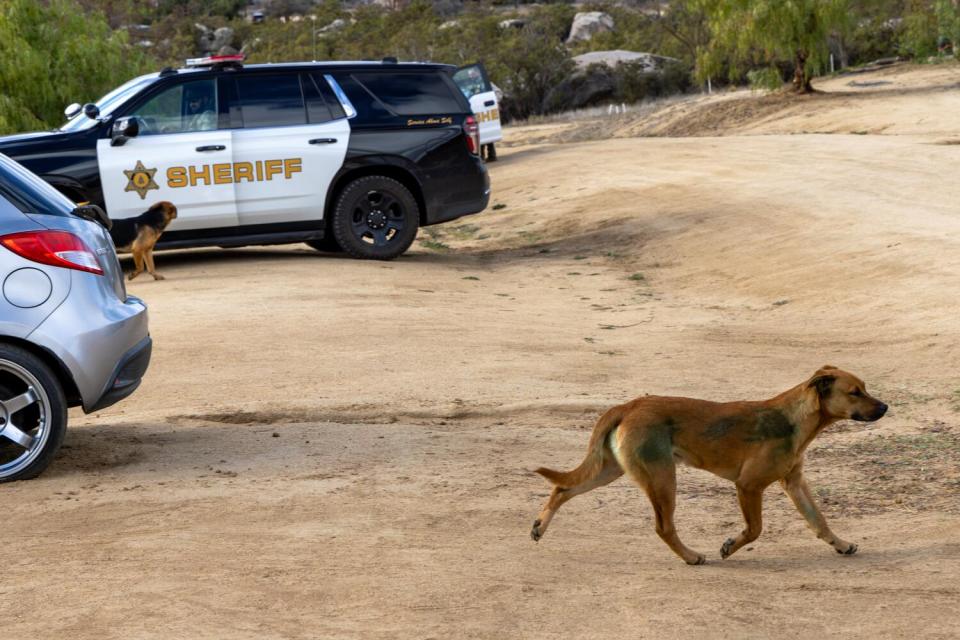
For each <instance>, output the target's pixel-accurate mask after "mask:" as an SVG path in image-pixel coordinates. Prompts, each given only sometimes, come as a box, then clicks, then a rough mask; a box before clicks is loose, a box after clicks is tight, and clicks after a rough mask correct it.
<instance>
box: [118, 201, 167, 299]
mask: <svg viewBox="0 0 960 640" xmlns="http://www.w3.org/2000/svg"><path fill="white" fill-rule="evenodd" d="M176 217H177V208H176V207H175V206H174V205H173V203H171V202H167V201H166V200H162V201H160V202H158V203H156V204H155V205H153V206H152V207H150V208H149V209H147V210H146V211H144V212H143V213H141V214H140V215H139V216H137V217H135V218H123V219H120V220H113V226H112V227H111V228H110V237H112V238H113V244H114V245H116V247H117V251H126V252H129V253H132V254H133V265H134V269H133V273H131V274H130V279H131V280H133V279H134V278H136V277H137V276H138V275H140V274H141V273H143V267H144V264H146V267H147V271H149V272H150V275H152V276H153V279H154V280H163V276H162V275H160V274H159V273H157V270H156V269H155V268H154V266H153V247H154V246H155V245H156V244H157V240H159V239H160V236H161V235H162V234H163V231H164V229H166V228H167V225H169V224H170V222H171V221H172V220H173V219H174V218H176Z"/></svg>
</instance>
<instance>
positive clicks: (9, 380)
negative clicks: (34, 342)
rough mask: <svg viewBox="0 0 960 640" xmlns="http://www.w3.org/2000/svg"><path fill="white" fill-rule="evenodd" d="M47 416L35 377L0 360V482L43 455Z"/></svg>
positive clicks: (47, 433)
mask: <svg viewBox="0 0 960 640" xmlns="http://www.w3.org/2000/svg"><path fill="white" fill-rule="evenodd" d="M51 416H52V411H51V408H50V398H49V397H48V396H47V393H46V391H45V390H44V388H43V385H41V384H40V381H39V380H37V378H36V376H34V375H33V374H32V373H30V372H29V371H27V370H26V369H24V368H23V367H21V366H20V365H19V364H17V363H15V362H10V361H9V360H0V479H3V478H7V477H10V476H13V475H16V474H18V473H20V472H21V471H23V470H24V469H26V468H27V467H28V466H30V464H31V463H33V462H34V460H36V458H37V457H38V456H39V455H40V454H41V453H42V452H43V450H44V447H45V446H46V444H47V441H48V440H49V439H50V434H51V432H52V430H53V425H52V424H51Z"/></svg>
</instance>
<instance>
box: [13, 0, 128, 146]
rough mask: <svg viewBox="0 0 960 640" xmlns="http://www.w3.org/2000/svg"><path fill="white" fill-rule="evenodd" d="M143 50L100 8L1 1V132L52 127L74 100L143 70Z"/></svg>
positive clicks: (64, 0)
mask: <svg viewBox="0 0 960 640" xmlns="http://www.w3.org/2000/svg"><path fill="white" fill-rule="evenodd" d="M143 67H144V62H143V57H142V55H141V54H140V53H139V52H137V51H136V50H134V49H133V48H132V47H130V46H129V45H128V44H127V39H126V33H125V32H119V31H118V32H114V31H111V30H110V27H109V26H108V25H107V21H106V19H105V18H104V17H103V15H102V14H100V13H91V14H85V13H83V12H78V11H77V10H76V6H75V5H74V3H73V2H70V1H69V0H49V1H48V2H46V1H45V2H41V1H40V0H5V1H4V2H3V3H0V132H4V133H9V132H14V131H24V130H28V129H38V128H49V127H52V126H55V125H58V124H60V123H62V122H63V109H64V107H66V106H67V105H68V104H70V103H71V102H86V101H90V100H95V99H96V98H98V97H100V96H101V95H103V94H104V93H106V92H107V91H109V90H110V89H113V88H114V87H116V86H117V85H119V84H121V83H122V82H124V81H126V80H129V79H130V78H131V77H133V76H136V75H138V73H140V72H142V70H143Z"/></svg>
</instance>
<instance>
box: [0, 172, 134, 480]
mask: <svg viewBox="0 0 960 640" xmlns="http://www.w3.org/2000/svg"><path fill="white" fill-rule="evenodd" d="M106 225H109V221H108V219H107V217H106V215H105V214H104V213H103V211H101V210H100V209H99V208H97V207H77V206H76V205H74V204H73V202H71V201H70V200H68V199H67V198H66V197H64V196H63V195H61V194H60V193H59V192H58V191H56V190H55V189H54V188H53V187H51V186H50V185H48V184H47V183H46V182H44V181H43V180H41V179H40V178H38V177H37V176H35V175H34V174H32V173H31V172H29V171H27V170H26V169H24V168H23V167H22V166H20V165H19V164H17V163H16V162H14V161H13V160H10V159H9V158H7V157H6V156H4V155H2V154H0V287H2V289H0V482H5V481H9V480H22V479H26V478H32V477H34V476H36V475H38V474H39V473H40V472H42V471H43V470H44V469H45V468H46V467H47V466H48V465H49V464H50V462H51V461H52V460H53V457H54V455H55V454H56V452H57V450H58V449H59V448H60V444H61V443H62V442H63V436H64V432H65V431H66V427H67V408H68V407H72V406H80V407H82V408H83V410H84V411H85V412H87V413H89V412H91V411H96V410H98V409H102V408H104V407H107V406H109V405H111V404H113V403H115V402H117V401H119V400H121V399H123V398H125V397H127V396H128V395H130V394H131V393H133V391H134V390H135V389H136V388H137V387H138V386H139V384H140V380H141V378H142V377H143V374H144V373H145V372H146V370H147V366H148V365H149V364H150V351H151V340H150V335H149V332H148V329H147V307H146V305H144V303H143V302H142V301H141V300H139V299H138V298H135V297H133V296H129V295H127V292H126V289H125V288H124V283H123V272H122V271H121V269H120V263H119V262H118V260H117V254H116V251H115V250H114V247H113V242H112V241H111V240H110V234H109V233H108V232H107V228H106Z"/></svg>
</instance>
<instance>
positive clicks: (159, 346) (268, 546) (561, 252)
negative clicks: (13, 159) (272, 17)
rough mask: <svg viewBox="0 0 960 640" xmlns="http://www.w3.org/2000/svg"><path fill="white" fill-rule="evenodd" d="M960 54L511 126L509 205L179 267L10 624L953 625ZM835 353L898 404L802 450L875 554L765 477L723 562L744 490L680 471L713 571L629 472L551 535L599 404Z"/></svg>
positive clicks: (41, 628)
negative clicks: (124, 396) (672, 531)
mask: <svg viewBox="0 0 960 640" xmlns="http://www.w3.org/2000/svg"><path fill="white" fill-rule="evenodd" d="M956 73H957V71H956V67H930V68H920V69H915V68H901V69H893V70H889V71H884V72H881V73H878V74H871V75H869V80H868V76H857V77H852V76H851V77H840V78H835V79H831V80H828V81H826V82H825V83H824V84H823V85H820V88H821V89H822V90H823V91H824V94H822V95H817V96H813V97H811V98H809V99H807V98H804V99H801V100H800V101H796V100H789V101H786V100H785V99H783V98H779V97H771V98H758V97H751V96H748V95H745V96H743V97H740V96H736V97H730V96H722V97H720V98H716V99H714V100H715V103H714V102H710V101H709V100H704V105H707V106H704V109H706V111H704V114H703V115H701V116H694V115H689V114H688V115H686V116H685V115H683V113H682V111H677V114H676V116H677V117H676V118H673V117H661V116H664V114H660V116H656V117H652V118H651V119H650V120H649V121H643V122H640V121H638V122H633V123H626V122H625V123H624V127H625V128H624V131H627V127H639V128H641V129H642V128H643V127H653V128H657V127H660V129H659V130H660V131H661V132H672V133H674V134H676V133H678V132H681V133H687V134H691V135H692V134H695V133H696V134H698V135H702V134H705V133H711V132H714V133H722V134H723V136H722V137H685V138H668V137H647V138H639V137H628V136H627V134H626V133H622V134H618V135H616V136H613V138H614V139H606V140H597V141H593V142H582V143H576V144H547V143H545V142H544V141H543V140H542V139H541V138H537V136H540V135H542V133H543V127H544V126H553V125H541V126H540V127H531V128H529V129H528V130H517V129H512V130H508V132H507V136H508V138H509V139H510V140H512V141H514V142H515V143H517V144H516V146H513V147H511V148H509V149H504V151H503V153H502V159H501V161H499V162H497V163H495V164H493V165H491V173H492V179H493V188H494V197H493V201H492V203H491V204H492V206H491V208H490V209H489V210H488V211H487V212H485V213H483V214H482V215H479V216H475V217H471V218H466V219H463V220H461V221H457V222H455V223H452V224H448V225H443V226H439V227H432V228H430V229H426V230H424V232H422V233H421V236H420V239H419V241H418V244H417V245H416V246H415V248H414V250H413V251H411V252H410V254H409V255H407V256H405V257H404V258H402V259H400V260H398V261H396V262H392V263H387V264H383V263H368V262H356V261H351V260H346V259H343V258H340V257H338V256H332V255H323V254H318V253H316V252H313V251H311V250H309V249H307V248H306V247H304V246H302V245H301V246H296V247H283V248H267V249H247V250H233V251H220V250H207V251H191V252H179V253H166V254H158V256H157V266H158V268H159V269H160V270H161V272H162V273H163V274H164V275H165V276H167V278H168V279H167V280H166V281H163V282H152V281H148V280H137V281H135V282H134V283H133V284H132V285H131V287H130V288H131V291H132V292H133V293H135V294H136V295H139V296H142V297H143V298H145V299H146V300H147V301H148V302H149V304H150V308H151V328H152V332H153V336H154V339H155V343H156V347H155V355H154V361H153V363H152V365H151V369H150V371H149V373H148V375H147V378H146V379H145V381H144V384H143V386H142V388H141V389H140V390H139V391H138V392H137V394H135V395H134V396H132V397H131V398H130V399H129V400H128V401H127V402H125V403H123V404H120V405H117V406H116V407H113V408H110V409H108V410H106V411H104V412H101V413H100V414H98V415H95V416H88V417H85V416H82V415H80V414H73V415H72V416H71V420H72V429H71V430H70V432H69V433H68V436H67V442H66V446H65V448H64V451H63V454H62V455H61V456H60V458H59V459H58V460H57V462H56V463H55V465H54V466H53V468H52V469H51V470H50V472H49V473H47V474H46V475H45V476H43V477H42V478H40V479H39V480H36V481H32V482H27V483H20V484H15V485H9V486H4V487H3V488H2V490H0V510H2V513H3V514H4V515H3V517H2V519H0V532H2V534H0V535H2V537H3V541H4V542H3V544H0V562H2V565H3V567H4V579H3V581H2V584H0V619H2V620H3V636H4V638H26V637H38V636H39V637H45V638H70V639H71V640H74V639H83V638H97V639H98V640H99V639H103V638H170V637H192V638H224V637H240V638H246V637H249V638H258V639H262V638H338V639H340V638H365V639H366V638H439V637H451V636H456V637H458V638H463V637H465V638H504V637H511V638H552V637H558V636H559V637H578V638H579V637H583V638H601V637H604V638H605V637H624V636H626V637H644V638H646V637H649V638H662V637H698V638H699V637H729V638H766V637H771V636H783V637H797V638H808V637H809V638H812V637H817V638H821V637H842V638H849V637H908V636H909V637H929V638H951V637H955V634H956V630H957V628H958V627H960V617H958V614H957V610H956V603H957V601H958V598H960V589H958V586H957V583H956V576H957V575H958V573H960V540H958V536H957V531H958V530H960V508H958V504H960V500H958V491H960V476H958V467H957V457H958V455H960V374H958V373H957V372H958V371H960V325H958V322H957V317H956V307H957V305H956V299H955V298H956V292H957V291H958V290H960V210H958V208H957V203H958V202H960V184H958V182H957V181H956V180H955V178H954V173H955V171H954V167H956V166H957V159H958V155H957V154H958V153H960V147H958V146H953V145H948V144H940V143H941V142H943V141H945V140H946V141H949V140H954V139H957V138H960V123H958V121H957V119H958V118H960V116H958V113H960V110H958V109H957V108H956V101H957V99H958V95H960V90H957V89H956V87H955V82H956V81H955V80H954V74H956ZM854 81H856V82H867V81H869V82H890V83H891V85H886V84H880V85H873V86H857V85H850V83H851V82H854ZM735 101H737V102H735ZM708 103H709V104H708ZM709 105H714V106H709ZM950 105H953V106H950ZM774 107H776V108H775V109H774ZM675 108H676V109H677V110H683V109H692V108H693V107H691V106H689V105H688V106H684V105H677V106H676V107H675ZM698 108H699V107H698ZM691 113H692V112H691ZM707 114H712V115H707ZM691 118H692V119H691ZM697 122H699V123H700V124H699V125H697V124H696V123H697ZM684 123H686V124H684ZM837 123H841V124H837ZM580 124H582V126H584V127H590V126H593V125H591V123H579V124H578V123H573V124H572V125H570V126H580ZM564 126H567V125H564ZM671 127H672V128H671ZM698 127H699V128H698ZM827 128H833V130H832V131H827V130H826V129H827ZM809 131H820V132H822V133H821V134H817V135H801V134H803V133H804V132H809ZM844 132H846V133H844ZM860 132H867V133H868V134H869V133H877V132H882V133H883V134H884V135H852V134H854V133H860ZM588 133H589V131H588ZM827 133H830V134H831V135H826V134H827ZM893 134H896V135H893ZM631 135H633V134H631ZM587 137H589V136H587ZM535 140H539V142H538V143H537V144H531V142H532V141H535ZM524 141H525V142H524ZM827 362H829V363H831V364H834V365H838V366H842V367H845V368H848V369H850V370H852V371H854V372H856V373H858V374H860V375H861V376H862V377H863V378H864V379H865V380H866V381H867V385H868V388H869V389H870V390H871V391H872V392H873V393H875V394H876V395H877V396H878V397H880V398H882V399H883V400H885V401H886V402H888V403H889V404H890V405H891V410H890V413H889V414H888V416H887V417H886V418H884V419H883V420H881V421H880V422H878V423H875V424H860V423H842V424H838V425H836V427H833V428H831V429H830V430H828V431H827V432H826V433H825V434H824V435H823V436H822V437H821V438H820V439H819V440H818V441H817V442H816V443H815V444H814V446H813V447H812V449H811V451H810V453H809V456H808V461H807V465H806V473H807V474H808V477H809V479H810V482H811V484H812V486H813V488H814V491H815V493H816V495H817V497H818V500H819V501H820V502H821V504H822V506H823V510H824V512H825V514H826V516H827V518H828V519H829V521H830V523H831V525H832V527H833V529H834V530H835V531H836V532H837V533H838V535H841V536H842V537H844V538H845V539H848V540H851V541H854V542H857V543H858V544H859V545H860V548H861V551H860V553H859V554H858V555H856V556H853V557H839V556H837V554H835V553H834V552H833V551H832V550H831V549H830V548H829V547H827V545H825V544H823V543H822V542H821V541H818V540H816V539H815V538H814V536H813V535H812V534H811V533H810V532H809V531H808V530H807V529H806V527H805V526H804V524H803V521H802V519H801V517H800V516H799V514H797V513H796V512H795V510H794V508H793V506H792V505H791V504H790V502H789V501H788V500H787V499H786V497H785V496H783V494H782V492H780V490H779V488H777V487H771V489H770V490H769V491H768V492H767V495H766V511H765V514H764V517H765V520H764V533H763V536H762V537H761V538H760V539H759V540H757V541H756V542H755V543H754V544H752V545H750V547H749V548H747V549H744V550H743V551H741V552H740V553H738V554H737V555H735V556H734V557H733V558H731V559H729V560H727V561H720V559H719V547H720V544H721V543H722V541H723V540H724V539H725V538H726V537H728V536H730V535H731V534H734V533H736V532H737V531H739V530H740V529H741V528H742V522H741V518H740V515H739V513H738V508H737V503H736V496H735V492H734V490H733V487H732V486H731V485H729V484H728V483H725V482H723V481H720V480H718V479H716V478H714V477H712V476H709V475H706V474H703V473H699V472H694V471H691V470H688V469H685V470H681V473H680V478H679V482H680V487H679V498H678V513H677V521H678V528H679V531H680V535H681V536H682V537H683V539H684V541H685V542H686V543H687V544H688V545H689V546H691V547H693V548H694V549H697V550H698V551H702V552H705V553H707V556H708V560H709V563H708V564H707V565H706V566H704V567H687V566H685V565H683V564H682V563H681V562H680V561H679V560H678V559H677V558H676V557H675V556H673V554H672V553H670V551H669V550H668V549H667V548H666V546H665V545H663V543H662V542H661V541H660V540H659V538H658V537H657V536H656V534H655V533H654V531H653V522H652V514H651V512H650V508H649V506H648V504H647V502H646V499H645V497H644V496H643V494H642V492H641V491H640V490H638V489H637V488H636V487H634V486H632V485H631V484H630V483H629V482H628V481H626V480H621V481H619V482H617V483H614V484H613V485H611V486H610V487H606V488H604V489H600V490H597V491H595V492H593V493H590V494H588V495H586V496H583V497H579V498H577V499H576V500H574V501H572V502H570V503H569V504H568V505H566V506H565V507H564V508H563V510H562V511H561V512H560V514H559V515H558V517H557V518H556V520H555V521H554V523H553V524H552V525H551V530H550V532H549V534H548V535H547V537H546V538H544V540H543V541H541V542H540V543H539V544H534V543H533V542H531V541H530V539H529V538H528V531H529V526H530V522H531V520H532V519H533V517H534V515H535V514H536V512H537V510H538V509H539V507H540V504H541V502H542V501H543V499H544V497H545V496H546V494H547V490H548V487H547V486H546V484H545V483H544V482H543V481H542V479H540V478H539V477H536V476H534V475H532V474H531V473H530V472H529V470H530V469H531V468H534V467H536V466H539V465H548V466H554V467H558V468H570V467H572V466H573V465H575V464H576V463H578V462H579V460H580V459H581V456H582V454H583V450H584V447H585V444H586V441H587V438H588V434H589V429H590V427H591V425H592V422H593V420H594V419H595V418H596V416H597V415H598V413H599V411H601V410H602V409H603V408H605V407H606V406H609V405H610V404H611V403H614V402H619V401H622V400H624V399H627V398H631V397H634V396H636V395H640V394H643V393H660V394H676V395H687V396H697V397H705V398H711V399H717V400H732V399H741V398H761V397H767V396H770V395H772V394H774V393H777V392H779V391H781V390H783V389H786V388H788V387H790V386H792V385H794V384H796V383H797V382H799V381H800V380H802V379H804V378H805V377H806V376H808V375H809V374H811V373H812V372H813V371H814V370H815V369H816V368H817V367H819V366H820V365H822V364H824V363H827Z"/></svg>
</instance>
